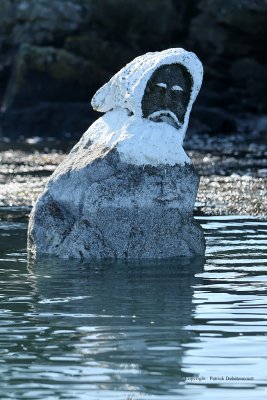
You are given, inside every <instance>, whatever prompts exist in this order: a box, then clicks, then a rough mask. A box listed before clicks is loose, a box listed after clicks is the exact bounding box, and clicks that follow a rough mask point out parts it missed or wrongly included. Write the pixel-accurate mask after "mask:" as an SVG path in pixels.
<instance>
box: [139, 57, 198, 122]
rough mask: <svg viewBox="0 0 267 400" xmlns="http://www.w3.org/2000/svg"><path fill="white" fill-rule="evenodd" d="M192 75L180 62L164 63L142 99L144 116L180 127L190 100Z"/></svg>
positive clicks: (150, 80) (152, 77) (153, 76)
mask: <svg viewBox="0 0 267 400" xmlns="http://www.w3.org/2000/svg"><path fill="white" fill-rule="evenodd" d="M191 90H192V77H191V75H190V73H189V72H188V70H187V69H186V68H185V67H184V66H182V65H180V64H170V65H163V66H162V67H159V68H158V69H157V70H156V71H155V72H154V73H153V75H152V76H151V78H150V79H149V81H148V83H147V86H146V89H145V93H144V96H143V99H142V111H143V116H144V118H148V119H150V120H152V121H154V122H167V123H168V124H170V125H172V126H174V127H175V128H179V127H180V126H181V125H182V124H183V123H184V116H185V113H186V110H187V106H188V103H189V100H190V94H191Z"/></svg>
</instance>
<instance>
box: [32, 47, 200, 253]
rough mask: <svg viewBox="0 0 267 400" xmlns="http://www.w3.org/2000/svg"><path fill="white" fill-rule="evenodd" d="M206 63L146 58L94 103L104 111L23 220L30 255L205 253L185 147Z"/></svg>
mask: <svg viewBox="0 0 267 400" xmlns="http://www.w3.org/2000/svg"><path fill="white" fill-rule="evenodd" d="M202 75H203V70H202V65H201V63H200V61H199V59H198V58H197V57H196V55H195V54H193V53H190V52H187V51H185V50H183V49H169V50H165V51H162V52H155V53H146V54H145V55H143V56H140V57H137V58H136V59H134V60H133V61H132V62H131V63H129V64H127V65H126V66H125V67H124V68H122V69H121V70H120V71H119V72H118V73H117V74H116V75H114V77H113V78H111V80H110V81H109V82H108V83H106V84H105V85H104V86H103V87H101V88H100V89H99V90H98V91H97V93H96V94H95V96H94V97H93V99H92V105H93V107H94V108H95V109H96V110H98V111H101V112H105V114H104V115H103V116H102V117H101V118H99V119H98V120H97V121H96V122H95V123H93V124H92V125H91V126H90V127H89V129H88V130H87V132H85V134H84V135H83V136H82V138H81V139H80V141H79V142H78V143H77V145H76V146H74V148H73V149H72V150H71V152H70V154H69V155H68V156H67V157H66V159H65V160H64V161H63V163H62V164H61V165H59V167H58V168H57V169H56V170H55V172H54V174H53V175H52V176H51V178H50V179H49V181H48V183H47V185H46V188H45V191H44V193H43V194H42V195H41V196H40V198H39V199H38V201H37V203H36V205H35V206H34V208H33V210H32V213H31V217H30V223H29V232H28V248H29V251H30V253H32V254H34V255H39V254H55V255H57V256H60V257H66V258H71V257H74V258H89V259H93V258H95V259H106V258H111V259H117V258H118V259H127V258H129V259H138V258H140V259H141V258H167V257H174V256H195V255H203V254H204V252H205V241H204V237H203V232H202V229H201V227H200V226H199V225H198V224H197V222H196V221H195V220H194V218H193V208H194V202H195V198H196V194H197V189H198V183H199V178H198V175H197V173H196V172H195V170H194V168H193V166H192V164H191V161H190V159H189V157H188V156H187V154H186V153H185V151H184V149H183V146H182V145H183V139H184V135H185V132H186V129H187V125H188V121H189V115H190V111H191V108H192V105H193V102H194V101H195V99H196V96H197V94H198V91H199V89H200V86H201V83H202Z"/></svg>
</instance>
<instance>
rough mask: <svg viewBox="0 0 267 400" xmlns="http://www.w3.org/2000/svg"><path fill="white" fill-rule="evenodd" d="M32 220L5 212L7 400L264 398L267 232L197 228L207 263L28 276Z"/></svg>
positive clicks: (1, 371)
mask: <svg viewBox="0 0 267 400" xmlns="http://www.w3.org/2000/svg"><path fill="white" fill-rule="evenodd" d="M26 211H27V210H26ZM23 213H25V210H22V209H8V208H6V209H2V211H1V213H0V218H1V219H0V261H1V264H0V274H1V276H0V301H1V305H0V308H1V310H0V319H1V323H0V383H1V385H0V388H1V391H0V398H1V399H104V400H106V399H107V400H109V399H128V400H130V399H131V400H133V399H151V400H152V399H156V398H157V399H169V398H170V399H172V398H174V399H176V398H181V399H188V400H189V399H190V400H191V399H205V400H206V399H212V400H213V399H232V398H234V396H240V398H242V399H250V400H251V399H266V398H267V223H266V222H263V221H262V222H261V221H259V220H257V219H253V218H248V217H244V218H242V217H212V218H200V222H201V223H202V224H203V227H204V229H205V233H206V238H207V253H206V260H205V261H204V260H201V259H189V260H186V259H177V260H172V261H163V262H145V263H138V262H131V263H128V264H122V263H116V264H114V263H105V264H96V263H94V264H89V263H87V262H76V261H62V260H61V261H60V260H57V259H49V258H45V259H43V260H40V261H38V262H37V263H36V264H35V265H29V264H27V255H26V249H25V247H26V228H27V225H26V221H25V218H23Z"/></svg>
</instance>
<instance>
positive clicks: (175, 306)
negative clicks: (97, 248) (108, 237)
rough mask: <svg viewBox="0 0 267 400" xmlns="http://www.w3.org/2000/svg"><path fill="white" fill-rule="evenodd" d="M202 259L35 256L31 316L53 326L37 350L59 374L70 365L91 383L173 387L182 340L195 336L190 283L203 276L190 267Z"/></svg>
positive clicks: (151, 389) (157, 389)
mask: <svg viewBox="0 0 267 400" xmlns="http://www.w3.org/2000/svg"><path fill="white" fill-rule="evenodd" d="M203 265H204V259H201V258H197V259H196V258H180V259H177V258H176V259H173V260H168V261H164V263H163V262H162V261H161V262H160V261H149V262H148V261H147V262H145V263H144V262H142V263H138V262H132V263H127V264H126V263H109V262H106V263H101V264H96V263H95V264H92V263H90V264H89V263H86V262H79V261H75V260H71V261H70V260H59V259H55V258H46V259H45V258H42V259H39V260H38V261H36V262H35V264H32V265H29V267H28V268H29V271H30V273H31V274H33V275H34V276H35V280H36V294H37V296H38V299H39V300H38V301H37V302H36V304H35V311H34V312H33V313H32V318H33V319H34V320H35V323H36V322H37V321H38V323H40V321H42V325H44V324H45V321H47V324H48V325H49V328H50V329H49V332H48V335H49V337H48V338H47V339H48V341H49V346H44V347H43V354H42V356H43V357H46V358H48V359H49V360H50V362H53V365H54V367H55V366H57V365H58V367H59V368H58V370H57V372H59V373H60V374H61V375H62V376H61V378H62V380H66V377H65V378H64V371H66V369H65V366H67V365H69V366H70V365H71V367H72V375H73V376H75V379H77V383H78V382H82V383H83V384H88V385H89V386H88V389H89V388H93V387H97V388H98V389H103V390H108V389H110V390H114V388H115V387H116V388H117V389H116V390H122V391H127V392H129V391H131V392H135V393H136V392H138V391H141V392H142V393H144V392H147V393H154V394H157V393H163V392H164V393H165V394H166V393H169V392H170V393H171V392H175V393H176V392H177V390H178V388H179V382H181V381H182V379H183V376H182V372H181V361H182V357H183V352H184V349H183V344H184V343H190V342H192V341H194V337H193V335H194V333H192V332H190V331H188V330H185V329H184V327H185V326H187V325H188V324H192V321H193V318H192V311H193V304H192V296H193V290H194V285H197V284H199V283H200V279H201V278H197V277H196V276H195V274H198V273H200V272H202V271H203ZM51 329H52V332H51ZM44 335H45V333H44ZM39 345H40V344H39ZM58 363H60V364H58ZM62 363H64V364H62ZM62 366H64V368H63V370H62ZM54 371H55V369H54ZM59 379H60V377H59ZM92 385H93V386H92Z"/></svg>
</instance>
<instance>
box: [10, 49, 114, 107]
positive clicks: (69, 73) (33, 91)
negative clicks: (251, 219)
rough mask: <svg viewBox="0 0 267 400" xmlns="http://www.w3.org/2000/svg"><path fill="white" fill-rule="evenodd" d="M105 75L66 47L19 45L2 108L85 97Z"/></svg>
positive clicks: (81, 99)
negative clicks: (64, 48) (65, 48)
mask: <svg viewBox="0 0 267 400" xmlns="http://www.w3.org/2000/svg"><path fill="white" fill-rule="evenodd" d="M77 71H79V73H77ZM106 77H107V75H106V73H104V72H103V71H102V70H101V68H99V67H97V66H96V65H94V64H92V63H90V62H89V61H86V60H84V59H82V58H81V57H78V56H76V55H73V54H71V53H69V52H67V51H66V50H63V49H59V50H58V49H55V48H53V47H38V46H31V45H22V46H21V48H20V49H19V51H18V53H17V56H16V58H15V60H14V67H13V72H12V75H11V77H10V82H9V84H8V88H7V91H6V95H5V98H4V101H3V107H2V109H4V110H6V109H9V108H17V107H28V106H35V105H36V102H38V101H39V102H44V101H46V102H48V101H51V102H60V101H63V102H66V101H72V102H74V101H86V100H87V98H88V92H89V91H92V90H93V89H96V88H97V87H98V86H99V84H101V83H103V81H104V80H105V78H106Z"/></svg>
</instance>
